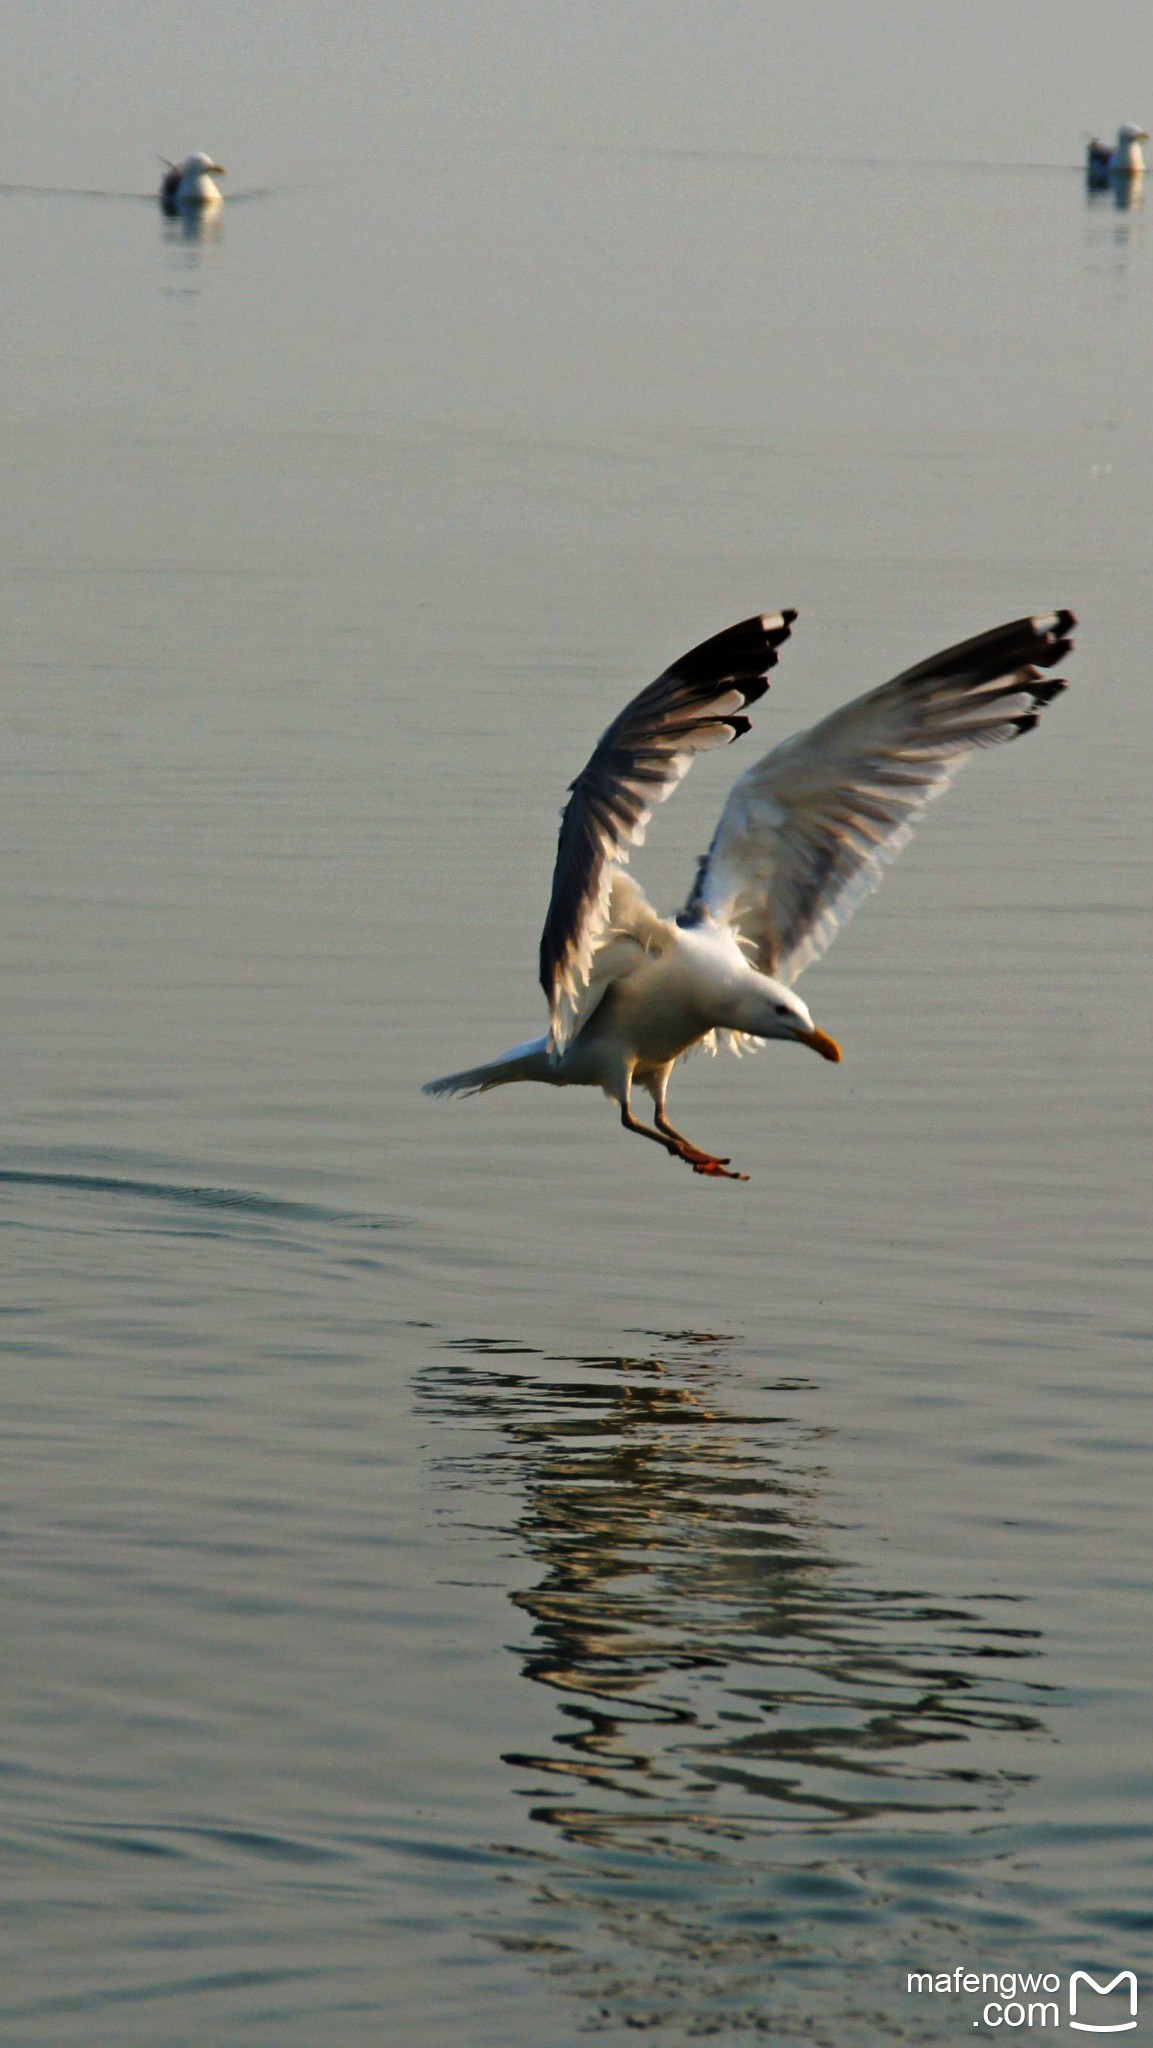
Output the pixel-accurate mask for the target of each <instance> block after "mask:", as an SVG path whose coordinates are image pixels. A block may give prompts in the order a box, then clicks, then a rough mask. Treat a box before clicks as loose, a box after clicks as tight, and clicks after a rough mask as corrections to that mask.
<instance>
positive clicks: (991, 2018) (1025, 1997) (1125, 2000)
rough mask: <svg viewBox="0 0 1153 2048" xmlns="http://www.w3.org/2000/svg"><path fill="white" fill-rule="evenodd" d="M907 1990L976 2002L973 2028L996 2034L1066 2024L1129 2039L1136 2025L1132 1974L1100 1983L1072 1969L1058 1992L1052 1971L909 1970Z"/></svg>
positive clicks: (1081, 2030)
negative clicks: (977, 2010) (968, 1998)
mask: <svg viewBox="0 0 1153 2048" xmlns="http://www.w3.org/2000/svg"><path fill="white" fill-rule="evenodd" d="M1062 1988H1064V1997H1063V1998H1062ZM905 1989H906V1991H907V1992H909V1993H910V1994H911V1995H912V1996H914V1997H918V1996H920V1997H923V1996H924V1995H925V1994H926V1993H928V1994H929V1995H930V1996H931V1997H935V1998H948V1997H953V1998H959V1997H964V1996H966V1995H967V1996H969V1997H970V1998H973V1997H976V1998H979V1999H980V2000H981V2005H980V2017H979V2018H977V2019H974V2020H973V2022H972V2024H973V2026H975V2027H988V2028H990V2029H995V2030H997V2031H998V2032H1001V2031H1002V2030H1004V2029H1008V2031H1009V2032H1010V2033H1016V2032H1017V2031H1018V2030H1020V2029H1021V2028H1024V2029H1026V2030H1027V2031H1030V2032H1031V2031H1033V2030H1034V2029H1037V2028H1042V2027H1044V2028H1059V2027H1060V2026H1061V2025H1062V2023H1063V2020H1064V2019H1067V2020H1068V2024H1069V2026H1070V2027H1072V2028H1073V2029H1074V2031H1075V2032H1076V2033H1078V2034H1131V2033H1132V2032H1133V2030H1134V2028H1135V2027H1136V2025H1137V1978H1136V1976H1135V1974H1134V1972H1133V1971H1132V1970H1118V1971H1117V1973H1116V1975H1115V1976H1113V1977H1110V1976H1108V1975H1107V1973H1106V1972H1104V1971H1102V1974H1101V1976H1100V1977H1099V1978H1098V1977H1094V1976H1093V1975H1092V1974H1091V1972H1090V1971H1088V1970H1074V1971H1072V1972H1071V1974H1070V1977H1069V1981H1068V1984H1067V1985H1065V1986H1064V1987H1062V1980H1061V1977H1060V1975H1059V1973H1058V1972H1057V1971H1056V1970H966V1969H965V1967H964V1965H963V1964H962V1963H958V1965H957V1967H956V1969H954V1970H910V1972H909V1974H908V1977H907V1978H906V1981H905ZM1062 2005H1063V2006H1064V2008H1065V2011H1064V2013H1062Z"/></svg>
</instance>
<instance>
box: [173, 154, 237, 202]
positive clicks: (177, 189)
mask: <svg viewBox="0 0 1153 2048" xmlns="http://www.w3.org/2000/svg"><path fill="white" fill-rule="evenodd" d="M161 162H162V163H164V164H167V165H168V168H167V170H166V171H165V173H164V177H163V179H162V180H161V185H160V204H161V207H162V208H163V210H164V212H165V213H168V214H177V213H186V212H187V213H194V212H209V211H211V210H212V209H213V208H214V207H217V206H219V205H220V203H221V200H222V199H223V196H224V195H223V193H222V192H221V190H220V187H219V185H218V184H217V183H216V182H215V181H216V179H217V178H223V176H224V165H223V164H218V163H216V162H215V160H214V159H213V158H212V157H210V156H206V155H205V153H204V151H203V150H202V149H197V150H194V151H193V153H192V155H191V156H186V157H185V159H184V162H183V163H181V164H170V163H168V159H167V157H162V158H161Z"/></svg>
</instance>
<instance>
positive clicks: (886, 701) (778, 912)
mask: <svg viewBox="0 0 1153 2048" xmlns="http://www.w3.org/2000/svg"><path fill="white" fill-rule="evenodd" d="M1074 623H1075V621H1074V619H1073V616H1072V614H1071V613H1070V612H1055V613H1052V614H1050V615H1048V616H1046V617H1044V618H1037V619H1020V620H1016V621H1014V622H1013V623H1012V624H1011V625H1008V626H1001V627H997V628H996V629H995V630H994V631H993V632H991V633H983V634H981V635H980V636H979V637H978V638H977V639H975V640H968V641H965V642H963V643H962V644H961V645H960V646H959V647H953V648H948V649H946V651H945V652H944V653H943V654H939V655H936V656H934V657H933V658H932V659H931V660H929V661H926V662H922V663H920V664H919V665H918V666H917V667H916V668H913V669H908V670H906V671H905V673H904V674H902V675H900V676H897V677H895V678H894V679H893V681H892V682H888V683H884V684H882V686H881V687H880V689H877V690H872V691H870V692H869V693H868V695H866V696H864V697H858V698H856V699H855V700H854V701H853V702H852V703H850V704H846V705H844V706H843V707H842V708H841V709H840V710H839V711H834V712H833V713H832V715H831V716H830V717H828V718H825V719H822V720H821V722H820V723H819V724H818V725H814V726H813V727H811V728H810V730H809V731H808V732H803V733H798V734H797V735H796V736H795V737H794V738H792V739H789V740H786V741H785V742H784V743H783V744H782V745H781V746H778V747H774V748H773V749H772V751H771V753H768V754H766V755H765V756H764V757H763V758H762V759H761V760H760V761H757V762H755V763H754V765H753V766H752V767H751V768H750V769H749V770H748V771H747V773H746V774H744V775H742V776H740V777H739V778H738V779H737V781H736V782H735V783H734V784H733V787H732V789H731V790H730V792H729V797H728V801H727V803H726V804H725V807H724V810H723V811H722V813H721V818H720V822H719V824H718V826H717V830H716V833H715V835H714V837H713V843H712V845H711V847H710V848H709V851H708V853H707V854H706V855H705V857H704V860H703V861H702V862H701V865H700V870H699V873H698V875H697V880H696V884H695V887H694V890H693V893H692V896H691V897H690V900H689V903H688V905H687V906H686V912H685V915H686V916H687V917H689V918H692V917H695V916H702V915H707V916H710V917H712V918H714V919H716V920H717V921H718V922H720V923H725V924H728V925H730V926H731V927H732V928H733V929H734V930H735V932H736V933H737V936H738V937H739V938H740V940H741V942H742V944H743V945H744V946H745V948H746V950H747V951H748V952H749V953H750V955H751V956H752V957H753V959H754V960H755V962H756V964H757V966H758V967H760V968H761V970H762V972H764V973H766V974H771V975H773V976H774V977H775V978H776V979H777V980H779V981H783V982H786V983H791V982H794V981H795V980H796V979H797V977H798V975H800V974H802V973H803V972H804V969H805V968H806V967H808V966H809V965H811V963H812V962H813V961H814V960H816V959H818V958H819V956H820V955H821V954H822V953H823V952H824V951H825V950H826V948H827V947H828V946H829V945H830V943H831V942H832V940H833V939H834V938H835V937H836V934H837V933H838V932H839V931H840V930H841V928H842V926H843V925H844V924H845V923H846V922H847V921H848V919H849V918H850V917H851V916H852V914H853V911H854V910H855V909H856V908H857V905H858V904H859V903H860V902H861V901H862V899H863V898H864V897H865V896H866V895H868V894H869V892H870V891H871V890H872V889H874V888H875V887H876V885H877V883H878V882H879V881H880V879H881V876H882V874H883V872H884V869H885V867H886V866H887V865H888V863H889V862H891V861H893V860H895V859H896V857H897V855H898V854H899V853H900V851H901V848H902V847H903V846H904V845H905V844H906V842H907V840H908V838H909V836H910V833H911V831H912V828H913V826H914V824H915V823H916V820H917V818H918V817H919V815H920V813H921V812H922V811H923V810H924V808H925V806H926V804H927V803H929V802H930V801H931V800H932V798H933V797H936V796H939V795H940V794H941V792H942V790H944V789H946V788H947V787H948V785H949V783H950V782H951V781H952V779H953V777H954V775H956V773H957V772H958V770H959V769H960V768H962V767H964V765H965V763H966V762H967V761H968V760H969V759H970V757H971V755H972V753H973V751H974V750H975V749H976V748H977V747H986V746H992V745H996V744H997V743H998V742H999V741H1003V740H1009V739H1014V738H1016V736H1017V735H1018V734H1019V733H1021V732H1027V731H1029V730H1030V728H1031V727H1032V726H1034V725H1035V724H1036V722H1037V714H1038V708H1039V707H1040V706H1042V705H1044V704H1046V703H1048V702H1049V700H1050V698H1052V697H1054V696H1056V695H1057V693H1058V692H1059V691H1060V690H1062V689H1064V687H1065V685H1064V684H1063V683H1061V682H1058V681H1052V680H1044V679H1042V678H1041V677H1040V674H1039V671H1040V669H1042V668H1048V667H1050V666H1051V665H1052V664H1053V663H1054V662H1057V661H1059V660H1060V659H1061V658H1062V656H1063V655H1065V654H1066V653H1067V652H1068V650H1069V646H1070V642H1069V641H1068V640H1067V639H1066V637H1065V635H1066V634H1067V632H1068V630H1069V628H1070V627H1071V626H1072V625H1073V624H1074Z"/></svg>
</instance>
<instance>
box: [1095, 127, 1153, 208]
mask: <svg viewBox="0 0 1153 2048" xmlns="http://www.w3.org/2000/svg"><path fill="white" fill-rule="evenodd" d="M1148 140H1149V133H1148V130H1147V129H1145V128H1138V127H1137V125H1136V123H1135V122H1133V121H1123V122H1122V123H1121V126H1120V128H1118V130H1117V140H1116V141H1115V142H1114V143H1113V144H1109V143H1108V142H1102V141H1100V139H1099V138H1098V137H1097V136H1096V135H1095V136H1094V137H1093V140H1092V141H1091V142H1090V144H1089V148H1088V150H1087V152H1086V156H1085V175H1086V177H1087V178H1088V180H1089V184H1090V185H1091V186H1092V187H1093V189H1094V190H1095V191H1098V192H1100V191H1104V190H1106V189H1107V188H1108V186H1109V185H1110V184H1111V183H1112V182H1113V181H1114V180H1115V179H1133V178H1143V177H1144V175H1145V156H1144V152H1143V150H1142V148H1141V144H1142V143H1143V142H1148Z"/></svg>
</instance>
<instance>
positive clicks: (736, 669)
mask: <svg viewBox="0 0 1153 2048" xmlns="http://www.w3.org/2000/svg"><path fill="white" fill-rule="evenodd" d="M796 616H797V614H796V612H795V611H788V612H758V613H757V616H756V617H755V618H752V619H741V620H740V621H739V623H738V624H737V625H735V626H726V627H725V629H724V631H723V632H721V633H714V634H713V636H712V638H711V639H709V640H702V641H701V643H700V646H699V647H690V649H689V651H688V653H687V654H682V655H681V658H680V660H679V661H674V662H673V664H672V666H671V668H668V669H666V671H665V674H666V675H668V676H676V677H678V678H679V679H680V680H681V681H682V682H686V683H712V682H724V681H726V680H729V679H730V678H731V680H732V681H733V682H736V683H743V682H745V681H752V680H753V679H754V678H755V677H757V676H763V675H764V674H765V673H766V671H767V670H769V669H770V668H773V667H775V665H776V660H777V653H776V650H777V648H778V647H781V646H783V644H784V642H785V641H786V640H787V639H788V638H789V634H790V632H791V631H792V624H793V620H794V619H795V618H796ZM662 680H663V679H662Z"/></svg>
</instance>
